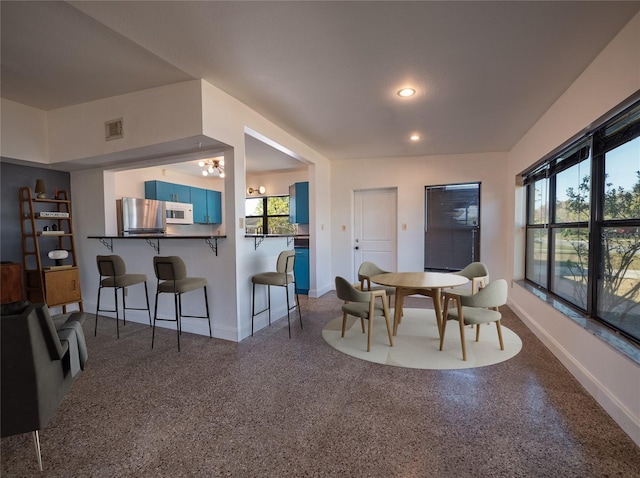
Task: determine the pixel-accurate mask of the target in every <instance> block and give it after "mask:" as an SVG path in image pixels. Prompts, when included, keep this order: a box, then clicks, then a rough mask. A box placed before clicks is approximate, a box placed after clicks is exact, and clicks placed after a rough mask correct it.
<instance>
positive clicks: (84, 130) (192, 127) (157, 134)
mask: <svg viewBox="0 0 640 478" xmlns="http://www.w3.org/2000/svg"><path fill="white" fill-rule="evenodd" d="M200 94H201V91H200V83H199V81H197V80H192V81H185V82H182V83H175V84H173V85H168V86H161V87H158V88H151V89H148V90H143V91H138V92H135V93H129V94H126V95H120V96H114V97H111V98H105V99H102V100H98V101H92V102H88V103H82V104H79V105H74V106H69V107H66V108H59V109H56V110H52V111H50V112H49V113H48V128H49V161H50V162H51V163H57V162H62V161H73V160H78V159H86V158H92V157H99V156H101V155H106V154H110V153H116V152H121V151H127V150H131V149H135V148H141V147H145V146H149V145H155V144H161V143H164V142H168V141H172V140H177V139H181V138H188V137H191V136H196V135H198V134H200V132H201V131H202V116H201V114H200V109H201V97H200ZM118 118H123V130H124V136H123V138H120V139H115V140H111V141H106V140H105V125H104V124H105V122H106V121H111V120H114V119H118ZM85 164H86V163H85Z"/></svg>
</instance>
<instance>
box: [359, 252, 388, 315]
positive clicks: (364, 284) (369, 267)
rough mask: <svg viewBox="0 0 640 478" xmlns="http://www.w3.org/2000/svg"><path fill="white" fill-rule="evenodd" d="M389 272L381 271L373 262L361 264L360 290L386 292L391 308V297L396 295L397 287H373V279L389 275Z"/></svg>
mask: <svg viewBox="0 0 640 478" xmlns="http://www.w3.org/2000/svg"><path fill="white" fill-rule="evenodd" d="M388 272H389V271H385V270H383V269H380V268H379V267H378V266H377V265H375V264H374V263H373V262H369V261H365V262H363V263H362V264H360V267H359V268H358V280H359V281H360V290H363V291H374V290H384V291H385V292H386V293H387V297H388V299H389V307H391V296H394V297H395V295H396V288H395V287H386V286H383V285H374V286H371V278H372V277H373V276H376V275H378V274H387V273H388Z"/></svg>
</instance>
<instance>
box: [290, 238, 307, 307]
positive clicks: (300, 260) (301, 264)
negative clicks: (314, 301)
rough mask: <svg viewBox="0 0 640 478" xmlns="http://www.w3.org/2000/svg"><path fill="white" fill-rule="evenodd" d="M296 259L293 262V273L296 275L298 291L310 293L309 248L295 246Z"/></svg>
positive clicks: (299, 292)
mask: <svg viewBox="0 0 640 478" xmlns="http://www.w3.org/2000/svg"><path fill="white" fill-rule="evenodd" d="M294 251H295V253H296V261H295V262H294V263H293V273H294V274H295V277H296V292H297V293H298V294H305V295H306V294H308V293H309V248H307V247H295V248H294Z"/></svg>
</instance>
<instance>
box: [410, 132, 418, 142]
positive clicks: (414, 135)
mask: <svg viewBox="0 0 640 478" xmlns="http://www.w3.org/2000/svg"><path fill="white" fill-rule="evenodd" d="M409 139H410V140H411V141H418V140H420V135H419V134H412V135H411V136H409Z"/></svg>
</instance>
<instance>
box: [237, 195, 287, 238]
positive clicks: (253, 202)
mask: <svg viewBox="0 0 640 478" xmlns="http://www.w3.org/2000/svg"><path fill="white" fill-rule="evenodd" d="M245 217H246V218H245V222H246V224H245V231H246V233H247V234H292V233H294V232H295V230H296V225H295V224H291V223H290V222H289V196H265V197H258V198H247V199H245Z"/></svg>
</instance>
